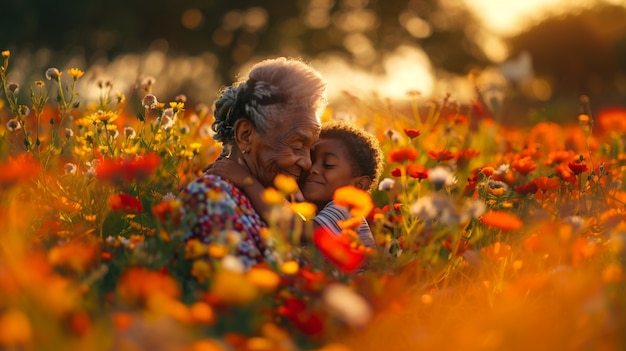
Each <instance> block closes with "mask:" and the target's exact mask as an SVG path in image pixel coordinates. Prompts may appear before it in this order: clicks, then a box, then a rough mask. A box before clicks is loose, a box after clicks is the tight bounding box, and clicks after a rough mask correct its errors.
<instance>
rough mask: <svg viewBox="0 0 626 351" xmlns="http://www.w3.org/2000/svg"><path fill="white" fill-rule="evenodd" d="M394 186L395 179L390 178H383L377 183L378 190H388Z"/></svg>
mask: <svg viewBox="0 0 626 351" xmlns="http://www.w3.org/2000/svg"><path fill="white" fill-rule="evenodd" d="M395 186H396V181H395V180H393V179H391V178H385V179H383V180H381V181H380V183H379V184H378V190H379V191H389V190H391V189H393V188H394V187H395Z"/></svg>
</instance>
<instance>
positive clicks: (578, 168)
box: [567, 160, 589, 174]
mask: <svg viewBox="0 0 626 351" xmlns="http://www.w3.org/2000/svg"><path fill="white" fill-rule="evenodd" d="M567 167H568V168H569V169H570V170H571V171H572V172H574V174H581V173H582V172H587V171H588V170H589V168H588V167H587V165H586V164H585V163H584V162H582V161H578V160H576V161H570V162H568V163H567Z"/></svg>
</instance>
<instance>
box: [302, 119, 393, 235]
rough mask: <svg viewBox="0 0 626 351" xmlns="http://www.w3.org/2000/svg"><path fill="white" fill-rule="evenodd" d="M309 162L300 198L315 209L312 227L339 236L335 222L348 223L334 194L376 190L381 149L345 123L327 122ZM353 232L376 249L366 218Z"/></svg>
mask: <svg viewBox="0 0 626 351" xmlns="http://www.w3.org/2000/svg"><path fill="white" fill-rule="evenodd" d="M311 159H312V161H313V165H312V166H311V169H310V171H309V173H308V174H307V176H306V178H305V179H304V180H303V181H302V182H301V190H302V195H303V196H304V198H305V200H306V201H308V202H311V203H313V204H315V205H316V206H317V209H318V213H317V215H316V216H315V218H313V221H314V222H315V224H316V225H320V226H323V227H326V228H327V229H329V230H331V231H332V232H334V233H336V234H339V233H341V227H339V225H338V221H339V220H345V219H347V218H348V217H349V213H348V211H347V210H346V209H345V208H342V207H337V206H336V205H335V203H334V202H333V201H332V199H333V194H334V192H335V190H337V189H338V188H340V187H343V186H346V185H352V186H354V187H356V188H358V189H361V190H365V191H368V192H371V191H372V190H373V189H374V188H375V187H376V184H378V178H379V177H380V173H381V171H382V167H383V156H382V151H381V150H380V145H379V143H378V140H377V139H376V138H375V137H374V136H373V135H371V134H369V133H367V132H366V131H364V130H360V129H357V128H355V127H353V126H351V125H350V124H347V123H344V122H329V123H326V124H324V125H323V126H322V131H321V133H320V136H319V140H318V141H317V143H315V145H314V147H313V152H312V157H311ZM356 232H357V234H358V235H359V238H360V239H361V242H362V244H363V245H365V246H367V247H375V246H376V244H375V241H374V237H373V236H372V232H371V231H370V228H369V225H368V224H367V221H366V220H365V218H363V221H362V224H361V226H359V227H358V228H357V230H356Z"/></svg>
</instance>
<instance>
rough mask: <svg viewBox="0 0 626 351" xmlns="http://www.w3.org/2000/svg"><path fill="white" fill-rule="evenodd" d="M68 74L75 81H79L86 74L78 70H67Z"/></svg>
mask: <svg viewBox="0 0 626 351" xmlns="http://www.w3.org/2000/svg"><path fill="white" fill-rule="evenodd" d="M67 74H69V75H70V77H72V78H74V80H77V79H78V78H80V77H82V76H83V74H85V72H83V71H81V70H79V69H78V68H70V69H68V70H67Z"/></svg>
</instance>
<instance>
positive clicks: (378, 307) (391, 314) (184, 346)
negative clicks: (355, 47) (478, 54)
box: [0, 51, 626, 351]
mask: <svg viewBox="0 0 626 351" xmlns="http://www.w3.org/2000/svg"><path fill="white" fill-rule="evenodd" d="M10 58H11V53H10V52H8V51H2V61H1V63H2V66H1V67H0V78H1V83H2V87H1V89H0V91H1V92H2V94H0V108H1V109H0V118H1V120H2V124H1V125H0V189H1V191H0V235H1V240H0V350H194V351H195V350H197V351H200V350H203V351H204V350H325V351H330V350H336V351H339V350H342V351H343V350H355V351H356V350H418V349H423V350H624V349H626V282H625V272H624V255H625V254H626V209H625V203H626V186H625V184H624V183H625V181H626V179H625V174H626V172H625V170H626V110H621V109H619V108H611V109H600V110H599V112H597V113H596V112H592V108H591V107H590V105H592V102H590V101H588V100H587V99H586V98H585V97H583V98H581V101H573V102H572V103H574V104H578V103H579V104H580V106H581V112H580V114H579V115H577V116H570V117H567V118H563V116H555V117H558V118H559V120H563V119H565V120H567V119H569V120H570V121H571V123H569V124H556V123H553V122H538V123H536V124H534V125H527V126H523V127H520V126H516V127H508V126H506V125H505V124H502V123H500V122H499V121H498V120H495V119H493V118H491V117H490V115H489V113H488V111H487V110H486V109H485V108H484V107H483V105H482V104H481V103H480V101H479V100H476V101H475V102H473V103H471V104H467V105H461V104H457V103H455V102H454V101H453V100H452V99H451V97H447V96H446V97H442V98H441V99H430V100H424V99H421V98H420V96H419V95H418V94H415V93H408V96H409V97H410V98H411V99H412V101H413V102H412V104H410V105H409V106H406V107H404V106H402V107H399V106H394V104H392V103H391V102H389V101H385V100H382V101H377V100H373V99H371V100H368V101H365V100H361V99H359V98H357V97H354V96H351V95H349V94H346V98H347V100H348V101H350V104H351V107H352V108H353V110H354V111H357V112H355V113H354V116H353V119H354V122H355V123H356V124H358V125H359V126H361V127H363V128H365V129H367V130H369V131H370V132H372V133H373V134H375V135H376V136H377V137H378V139H379V140H380V142H381V145H382V147H383V150H384V153H385V155H386V165H385V171H384V173H383V177H382V179H381V181H380V185H379V187H378V189H377V190H376V191H375V192H373V193H372V194H371V195H370V194H367V193H364V192H361V191H358V190H357V189H354V188H343V189H341V191H338V192H337V193H336V194H335V201H336V202H337V203H338V204H341V205H343V206H346V207H348V208H350V210H351V213H352V214H353V215H354V216H355V217H356V218H359V217H360V216H362V215H365V216H366V217H367V219H368V220H369V223H370V226H371V228H372V232H373V233H374V236H375V238H376V241H377V248H376V249H374V250H372V249H367V248H364V247H363V246H361V245H359V243H358V242H356V241H355V240H356V239H355V238H354V236H353V235H351V233H352V231H351V230H350V225H351V223H344V225H345V227H346V230H345V233H344V234H345V235H343V236H341V237H332V236H328V235H326V233H324V232H323V231H322V232H320V231H315V232H313V231H312V230H308V229H306V228H307V227H304V228H305V229H303V230H302V231H299V230H288V229H286V228H287V227H286V226H285V225H283V224H284V223H283V221H285V220H287V221H293V220H300V218H301V217H304V218H307V217H311V216H312V214H313V213H312V212H313V211H312V209H311V207H310V206H309V204H307V203H295V204H293V206H292V207H291V208H284V207H282V206H281V204H282V199H283V198H284V197H285V196H292V195H293V193H294V192H295V191H296V190H297V188H296V187H295V186H294V185H295V184H294V183H293V180H291V179H284V178H277V180H276V182H275V188H268V189H267V190H266V192H265V193H264V194H263V195H264V198H265V199H266V200H267V202H268V203H270V204H276V205H275V210H276V214H277V215H276V216H275V218H276V222H275V223H268V224H269V229H268V230H267V231H266V233H264V235H265V239H266V240H267V241H271V242H273V243H274V247H275V250H276V254H275V255H276V260H275V262H272V263H271V264H269V263H268V264H264V265H260V266H256V267H254V268H253V269H251V270H249V271H244V270H243V269H242V264H241V262H240V261H239V260H238V259H237V257H235V256H232V255H231V254H230V247H231V246H232V245H233V243H235V242H236V241H237V240H238V236H239V234H238V233H236V232H234V231H226V232H224V233H220V235H219V238H218V240H216V241H215V242H213V243H211V244H208V245H207V244H204V243H202V242H200V241H198V240H185V238H184V232H185V228H184V221H182V219H181V216H180V213H181V212H180V203H179V202H178V200H177V193H178V191H179V189H181V187H183V186H184V185H185V184H187V183H188V182H189V181H190V180H192V179H194V178H195V177H197V176H198V175H199V174H201V172H202V169H203V168H204V167H206V166H207V165H208V164H209V163H210V162H211V161H213V160H214V159H215V158H216V157H217V156H218V155H219V153H220V151H221V148H220V145H219V144H218V143H216V142H215V141H214V140H213V139H212V133H213V132H212V130H211V122H212V115H211V109H210V108H209V104H210V103H211V101H207V102H206V104H205V105H196V106H188V105H187V101H186V98H185V96H184V95H179V96H177V97H176V98H175V99H173V101H161V100H160V99H159V97H158V96H155V95H153V94H152V90H151V89H152V85H153V84H155V83H154V82H153V81H151V80H150V79H146V80H144V81H143V82H141V84H139V85H138V86H137V88H136V90H135V91H133V92H127V93H126V94H127V95H128V98H127V96H126V94H125V93H121V92H117V91H116V90H115V89H114V87H113V86H111V84H110V83H109V82H99V83H98V87H99V89H100V97H99V99H97V100H96V101H83V100H82V98H81V92H80V91H78V90H77V82H78V81H79V80H80V79H81V77H82V76H83V74H84V72H83V71H82V70H80V69H78V68H72V69H69V70H66V71H59V70H58V69H56V68H50V69H48V70H47V71H46V72H45V75H44V72H42V77H45V80H41V81H36V82H33V83H32V84H30V85H29V86H26V87H23V86H19V85H18V84H16V83H12V82H11V81H9V80H8V79H7V74H8V72H9V71H10V69H11V67H10ZM23 91H28V93H27V94H21V92H23ZM25 96H26V97H25ZM340 115H341V114H340V113H335V111H334V110H333V107H332V105H331V107H330V108H329V109H328V110H327V112H326V114H325V115H324V119H332V118H339V117H338V116H340ZM207 196H209V197H211V196H220V194H217V193H216V194H207ZM296 214H297V215H296ZM294 218H295V219H294ZM347 222H350V221H347ZM357 224H358V222H357ZM298 228H300V227H298ZM303 235H304V236H307V237H312V244H311V246H307V247H300V246H299V245H296V244H295V243H296V242H299V241H298V238H300V237H301V236H303Z"/></svg>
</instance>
